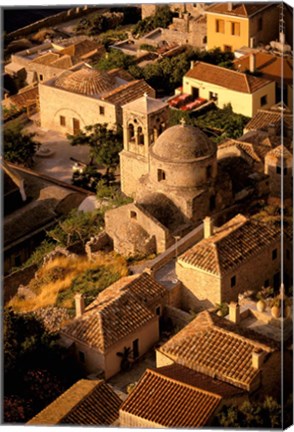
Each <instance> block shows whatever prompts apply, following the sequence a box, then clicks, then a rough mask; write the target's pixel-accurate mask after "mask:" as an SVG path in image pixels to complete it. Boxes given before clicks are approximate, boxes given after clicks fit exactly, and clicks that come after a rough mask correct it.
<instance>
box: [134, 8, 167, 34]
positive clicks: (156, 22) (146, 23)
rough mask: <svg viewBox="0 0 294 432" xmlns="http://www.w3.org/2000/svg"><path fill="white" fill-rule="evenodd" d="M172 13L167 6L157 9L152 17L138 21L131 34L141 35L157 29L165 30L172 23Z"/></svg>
mask: <svg viewBox="0 0 294 432" xmlns="http://www.w3.org/2000/svg"><path fill="white" fill-rule="evenodd" d="M172 18H173V13H172V12H171V10H170V8H169V6H168V5H165V6H161V7H158V8H157V11H156V12H155V14H154V15H152V16H150V17H147V18H144V19H143V20H141V21H139V22H138V23H137V24H136V26H135V27H134V29H133V34H135V35H140V36H141V35H143V34H144V33H148V32H150V31H152V30H154V29H156V28H157V27H162V28H167V27H168V26H169V25H170V24H171V23H172Z"/></svg>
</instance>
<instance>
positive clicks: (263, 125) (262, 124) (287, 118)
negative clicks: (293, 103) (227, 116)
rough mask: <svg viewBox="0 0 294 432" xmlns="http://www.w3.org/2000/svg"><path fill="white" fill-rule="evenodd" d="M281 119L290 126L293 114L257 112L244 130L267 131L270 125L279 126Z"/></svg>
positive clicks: (267, 111) (270, 111)
mask: <svg viewBox="0 0 294 432" xmlns="http://www.w3.org/2000/svg"><path fill="white" fill-rule="evenodd" d="M282 119H283V120H284V122H285V123H286V125H289V127H291V126H292V122H293V114H283V113H281V112H277V111H272V110H261V109H260V110H258V111H257V113H256V114H255V116H254V117H252V119H251V120H249V122H248V123H247V124H246V126H245V128H244V129H247V130H250V129H255V130H256V129H267V128H268V126H269V125H270V124H274V125H278V126H279V125H280V124H281V121H282Z"/></svg>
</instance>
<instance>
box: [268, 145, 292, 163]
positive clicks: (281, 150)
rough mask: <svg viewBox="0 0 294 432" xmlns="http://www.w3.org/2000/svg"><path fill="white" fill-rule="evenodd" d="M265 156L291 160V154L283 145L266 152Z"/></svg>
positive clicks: (273, 158)
mask: <svg viewBox="0 0 294 432" xmlns="http://www.w3.org/2000/svg"><path fill="white" fill-rule="evenodd" d="M267 158H270V159H272V160H280V159H281V158H283V159H288V160H291V159H292V154H291V153H290V152H289V150H288V149H287V148H286V147H285V146H283V145H279V146H278V147H275V148H274V149H272V150H270V151H269V152H268V153H267Z"/></svg>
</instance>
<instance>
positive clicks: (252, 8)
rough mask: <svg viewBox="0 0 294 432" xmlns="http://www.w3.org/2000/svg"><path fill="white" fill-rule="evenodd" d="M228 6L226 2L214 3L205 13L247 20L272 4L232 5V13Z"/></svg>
mask: <svg viewBox="0 0 294 432" xmlns="http://www.w3.org/2000/svg"><path fill="white" fill-rule="evenodd" d="M228 4H229V3H228V2H224V3H214V4H213V5H211V6H209V7H208V8H207V9H206V12H212V13H217V14H225V15H233V16H240V17H246V18H249V17H251V16H253V15H255V14H256V13H258V12H260V11H262V10H263V9H266V8H268V7H269V6H270V5H272V4H273V3H262V2H259V3H251V2H250V3H249V2H247V3H233V8H232V11H229V8H228Z"/></svg>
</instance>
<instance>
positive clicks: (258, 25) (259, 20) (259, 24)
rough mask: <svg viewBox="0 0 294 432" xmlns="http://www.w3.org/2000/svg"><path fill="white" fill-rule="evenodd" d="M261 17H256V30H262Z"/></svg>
mask: <svg viewBox="0 0 294 432" xmlns="http://www.w3.org/2000/svg"><path fill="white" fill-rule="evenodd" d="M262 25H263V22H262V17H260V18H258V24H257V31H261V30H262Z"/></svg>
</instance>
